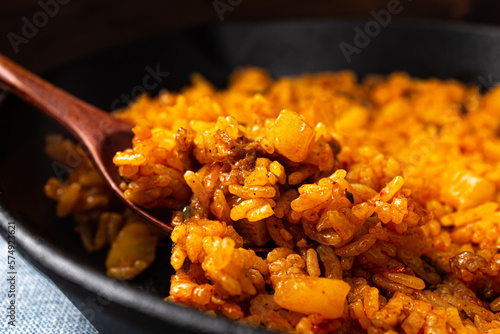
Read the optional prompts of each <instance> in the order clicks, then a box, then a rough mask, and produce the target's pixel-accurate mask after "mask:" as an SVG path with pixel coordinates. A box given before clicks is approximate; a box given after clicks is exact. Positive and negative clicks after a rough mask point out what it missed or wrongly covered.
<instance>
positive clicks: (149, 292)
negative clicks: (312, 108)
mask: <svg viewBox="0 0 500 334" xmlns="http://www.w3.org/2000/svg"><path fill="white" fill-rule="evenodd" d="M382 23H383V22H382ZM384 25H385V24H384ZM247 64H252V65H256V66H261V67H264V68H267V69H268V70H269V71H270V73H271V75H273V76H274V77H279V76H283V75H289V74H300V73H304V72H317V71H327V70H330V71H331V70H333V71H335V70H340V69H351V70H354V71H355V72H356V73H358V75H359V76H360V77H362V76H364V75H366V74H368V73H381V74H388V73H391V72H393V71H406V72H408V73H409V74H411V75H412V76H418V77H438V78H442V79H446V78H456V79H459V80H462V81H465V82H468V83H473V84H478V85H481V86H482V88H483V89H488V88H490V86H492V85H493V84H494V82H495V80H499V79H500V30H499V29H496V28H491V27H484V26H472V25H463V24H449V23H446V24H444V23H433V22H420V23H401V22H392V23H390V24H388V25H387V26H383V25H382V24H381V23H378V21H376V20H375V18H374V20H373V21H371V22H369V21H368V22H367V21H335V22H287V23H265V24H254V23H248V24H230V25H220V26H211V27H202V28H197V29H192V30H188V31H183V32H179V33H175V34H172V35H169V36H165V37H161V38H157V39H153V40H149V41H144V42H141V43H136V44H133V45H127V46H123V47H119V48H115V49H112V50H105V51H103V52H101V53H99V54H96V55H93V56H89V57H85V58H84V59H80V60H78V61H74V62H72V63H70V64H66V65H63V66H61V67H59V68H58V69H56V70H53V71H51V72H49V73H47V75H46V76H45V77H46V78H47V79H48V80H49V81H51V82H53V83H55V84H57V85H59V86H61V87H62V88H64V89H66V90H68V91H69V92H71V93H73V94H75V95H76V96H78V97H80V98H82V99H83V100H86V101H88V102H90V103H92V104H94V105H96V106H97V107H100V108H102V109H104V110H111V109H116V108H120V107H123V106H125V105H126V103H127V102H128V101H129V100H130V99H131V98H132V97H133V96H135V95H137V94H138V93H141V92H144V91H147V92H148V93H150V94H153V95H154V94H156V93H157V92H158V90H159V89H160V88H162V87H165V88H168V89H179V88H181V87H182V86H184V85H186V84H188V82H189V81H188V78H189V75H190V74H191V73H193V72H199V73H201V74H203V75H204V76H205V77H207V78H208V79H209V80H210V81H212V82H214V83H215V84H216V85H217V86H219V87H223V86H224V84H225V82H226V78H227V76H228V74H229V73H230V72H231V71H232V70H233V69H234V68H235V67H237V66H241V65H247ZM167 73H168V74H167ZM148 76H149V77H148ZM146 78H148V79H146ZM1 109H2V110H0V142H2V143H3V154H2V156H1V158H0V222H1V226H2V231H3V232H2V233H3V235H4V236H5V235H6V229H7V224H8V223H9V222H11V223H15V226H16V238H17V242H18V251H20V252H22V254H24V256H25V257H26V258H28V260H29V261H30V262H31V263H32V264H33V265H35V266H36V267H37V268H38V269H39V270H40V271H42V272H43V273H44V274H45V275H46V276H48V277H49V278H50V279H52V280H53V281H54V282H55V283H56V284H57V285H58V286H59V288H60V289H61V290H62V291H63V292H64V293H65V294H66V295H67V296H68V297H69V298H70V300H72V301H73V303H74V304H75V305H76V306H77V307H78V308H79V309H80V310H81V311H82V313H83V314H84V315H85V316H86V317H87V318H88V319H89V320H90V321H91V322H92V323H93V324H94V326H95V327H96V328H97V329H98V330H99V331H100V332H101V333H120V332H126V333H154V332H159V331H169V332H176V331H178V332H198V333H199V332H207V333H208V332H210V333H246V332H248V333H254V332H255V333H257V332H259V331H258V330H255V329H251V328H248V327H245V326H238V325H236V324H234V323H231V322H229V321H227V320H225V319H221V318H213V317H210V316H207V315H204V314H201V313H199V312H196V311H194V310H191V309H189V308H186V307H182V306H179V305H173V304H170V303H166V302H163V301H162V298H163V297H165V296H167V295H168V288H169V284H168V282H169V278H170V275H171V274H172V269H171V268H170V265H169V254H170V246H171V245H170V244H166V245H164V246H163V247H160V248H159V249H158V254H157V255H158V256H157V258H158V260H157V261H156V262H155V264H154V265H153V266H152V267H151V268H149V269H148V270H146V271H145V272H144V273H143V274H142V275H140V276H139V277H138V278H136V279H134V280H131V281H128V282H117V281H114V280H112V279H110V278H108V277H106V275H105V269H104V259H105V252H99V253H94V254H88V253H86V252H85V251H84V249H83V247H82V245H81V243H80V241H79V237H78V236H77V235H76V234H75V233H74V232H73V226H72V222H71V221H70V220H68V219H57V218H56V216H55V207H54V203H53V202H52V201H50V200H48V199H46V198H45V196H44V194H43V191H42V187H43V184H44V182H45V181H46V180H47V179H48V178H49V177H50V176H53V175H54V170H53V168H52V167H51V161H50V160H49V159H48V158H47V157H46V156H45V154H44V149H43V148H44V137H45V136H46V135H47V134H49V133H65V131H63V130H62V129H61V128H60V127H59V126H58V125H57V124H55V123H54V122H53V121H51V120H49V119H47V118H46V117H45V116H43V115H42V114H41V113H39V112H38V111H36V110H34V109H33V108H32V107H30V106H28V105H26V104H25V103H23V102H21V101H19V100H17V99H15V98H11V97H10V96H9V97H8V98H7V99H6V100H5V101H4V102H3V105H2V106H1Z"/></svg>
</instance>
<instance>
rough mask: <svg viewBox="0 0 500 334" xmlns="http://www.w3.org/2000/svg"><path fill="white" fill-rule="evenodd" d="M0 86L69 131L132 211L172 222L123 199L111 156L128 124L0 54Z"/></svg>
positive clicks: (125, 141) (125, 140)
mask: <svg viewBox="0 0 500 334" xmlns="http://www.w3.org/2000/svg"><path fill="white" fill-rule="evenodd" d="M0 87H2V88H4V89H6V90H7V91H10V92H11V93H13V94H15V95H17V96H18V97H20V98H21V99H23V100H25V101H27V102H29V103H31V104H33V105H34V106H35V107H37V108H38V109H39V110H41V111H43V112H44V113H45V114H46V115H47V116H49V117H51V118H53V119H54V120H56V121H57V122H59V124H61V125H62V126H63V127H65V128H66V129H67V130H68V131H70V132H71V133H72V134H73V135H74V136H75V138H76V139H77V140H78V141H79V143H80V144H81V145H82V147H83V148H84V150H85V152H86V153H87V155H88V156H89V158H90V159H91V160H92V162H93V163H94V166H95V168H96V169H97V171H98V172H99V173H100V174H101V175H102V177H103V178H104V180H105V182H106V183H107V184H108V185H109V187H110V188H111V189H112V191H113V192H114V193H115V194H116V195H117V196H118V197H119V198H120V199H121V200H122V201H123V202H124V203H125V204H126V205H127V206H128V207H129V208H130V209H131V210H132V211H133V212H135V213H136V214H138V215H139V216H141V217H142V218H144V219H145V220H147V221H148V222H150V223H151V224H153V225H154V226H155V227H157V228H159V229H160V230H162V231H163V232H165V233H170V232H171V231H172V226H171V225H170V224H169V223H167V222H165V220H164V219H161V218H160V216H159V215H158V214H156V213H153V212H152V211H146V210H145V209H143V208H141V207H140V206H138V205H136V204H135V203H133V202H131V201H129V200H127V199H125V197H124V195H123V191H122V190H121V189H120V186H119V185H120V182H121V180H120V175H119V174H118V168H117V167H116V166H115V165H114V164H113V156H114V155H115V153H116V152H117V151H122V150H124V149H126V148H128V147H130V145H131V140H132V138H133V133H132V125H131V124H129V123H127V122H124V121H122V120H120V119H118V118H115V117H113V116H112V115H110V114H109V113H107V112H105V111H102V110H100V109H98V108H96V107H94V106H92V105H90V104H88V103H86V102H84V101H82V100H80V99H78V98H76V97H75V96H73V95H71V94H69V93H68V92H65V91H64V90H62V89H60V88H58V87H56V86H54V85H52V84H51V83H49V82H47V81H45V80H43V79H42V78H40V77H38V76H37V75H35V74H33V73H32V72H30V71H28V70H26V69H24V68H23V67H21V66H20V65H18V64H16V63H14V62H13V61H11V60H10V59H8V58H6V57H5V56H3V55H1V54H0Z"/></svg>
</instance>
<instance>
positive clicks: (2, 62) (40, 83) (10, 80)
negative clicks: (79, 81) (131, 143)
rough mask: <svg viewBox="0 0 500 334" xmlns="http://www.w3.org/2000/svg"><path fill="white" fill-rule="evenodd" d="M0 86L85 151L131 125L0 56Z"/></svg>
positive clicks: (128, 128)
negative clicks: (56, 125) (64, 131)
mask: <svg viewBox="0 0 500 334" xmlns="http://www.w3.org/2000/svg"><path fill="white" fill-rule="evenodd" d="M0 86H2V87H5V88H6V89H7V90H8V91H10V92H12V93H14V94H15V95H17V96H19V97H20V98H22V99H23V100H25V101H28V102H30V103H31V104H33V105H34V106H35V107H38V108H39V109H40V110H42V111H44V112H45V113H46V114H47V115H48V116H49V117H52V118H54V119H56V120H57V121H58V122H59V123H60V124H61V125H63V126H64V127H65V128H66V129H68V130H69V131H70V132H71V133H72V134H73V135H75V137H76V138H77V139H78V140H79V141H80V142H82V144H84V146H86V147H87V148H88V149H90V148H92V147H95V146H96V145H99V144H100V143H101V142H102V140H103V138H104V137H105V136H106V134H108V133H109V132H111V131H116V130H117V128H116V127H117V125H118V127H122V129H123V130H130V125H128V124H126V123H125V122H123V123H122V122H119V121H118V122H117V119H116V118H114V117H112V116H111V115H109V114H108V113H106V112H103V111H101V110H99V109H97V108H95V107H94V106H92V105H90V104H88V103H85V102H84V101H82V100H80V99H78V98H76V97H75V96H73V95H71V94H69V93H67V92H65V91H63V90H61V89H59V88H57V87H55V86H54V85H52V84H50V83H49V82H47V81H45V80H43V79H42V78H40V77H38V76H36V75H35V74H33V73H31V72H29V71H28V70H26V69H24V68H23V67H21V66H20V65H18V64H16V63H14V62H13V61H11V60H10V59H8V58H6V57H5V56H3V55H1V54H0Z"/></svg>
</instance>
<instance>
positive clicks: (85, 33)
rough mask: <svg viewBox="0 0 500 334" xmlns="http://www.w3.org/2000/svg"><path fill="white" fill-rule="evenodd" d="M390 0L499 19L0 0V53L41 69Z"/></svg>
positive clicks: (362, 1) (445, 3)
mask: <svg viewBox="0 0 500 334" xmlns="http://www.w3.org/2000/svg"><path fill="white" fill-rule="evenodd" d="M391 1H400V3H401V5H402V6H403V8H404V10H403V11H402V13H401V14H399V15H398V19H405V18H426V19H427V18H432V19H436V18H438V19H443V20H464V21H473V22H481V23H487V24H500V16H499V15H497V13H499V12H500V11H499V9H500V1H493V0H413V1H412V0H357V1H334V0H309V1H294V0H274V1H269V0H267V1H266V0H184V1H182V0H141V1H136V0H121V1H117V0H108V1H106V0H101V1H98V0H85V1H76V0H0V52H1V53H3V54H5V55H7V56H8V57H10V58H12V59H14V60H16V61H17V62H19V63H21V64H23V65H25V66H27V67H29V68H30V69H32V70H34V71H43V70H45V69H48V68H50V67H52V66H54V65H57V64H60V63H62V62H65V61H68V60H70V59H73V58H75V57H79V56H81V55H84V54H86V53H91V52H93V51H95V50H99V49H102V48H108V47H113V46H114V45H118V44H123V43H127V42H130V41H134V40H138V39H142V38H146V37H149V36H155V35H160V34H164V33H166V32H169V31H174V30H177V29H182V28H185V27H190V26H195V25H200V24H205V23H218V24H224V23H227V22H231V21H239V20H253V21H255V20H283V19H297V18H327V17H334V18H338V17H353V16H354V17H360V18H371V16H370V12H371V11H372V10H374V11H380V10H383V9H387V6H388V3H390V2H391ZM51 11H52V12H53V13H50V12H51ZM47 13H49V14H53V15H49V14H47ZM221 19H222V20H221ZM30 24H31V28H32V30H30V29H29V28H30V27H29V26H30ZM35 24H37V25H38V26H36V25H35ZM33 28H34V30H33Z"/></svg>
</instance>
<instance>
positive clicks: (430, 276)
mask: <svg viewBox="0 0 500 334" xmlns="http://www.w3.org/2000/svg"><path fill="white" fill-rule="evenodd" d="M116 116H117V117H118V118H121V119H123V120H125V121H128V122H130V123H132V124H134V125H135V127H134V129H133V131H134V134H135V137H134V139H133V142H132V143H131V148H130V149H127V150H125V151H123V152H117V153H116V155H115V157H114V160H113V162H114V163H115V165H116V166H117V168H118V169H119V172H120V175H121V176H122V179H123V182H122V185H121V187H122V189H123V191H124V195H125V197H126V198H127V199H129V200H130V201H132V202H134V203H137V204H139V205H141V206H143V207H145V208H165V210H172V222H171V224H172V226H173V227H174V230H173V232H172V234H171V240H172V242H173V248H172V255H171V265H172V267H173V268H174V269H175V271H176V272H175V275H173V276H172V278H171V282H170V296H168V297H167V298H166V300H167V301H169V302H176V303H182V304H185V305H189V306H191V307H194V308H197V309H199V310H200V311H202V312H206V313H209V314H213V315H220V316H225V317H227V318H229V319H232V320H234V321H238V322H241V323H245V324H248V325H251V326H260V327H263V328H267V329H272V330H279V331H295V332H298V333H371V334H376V333H460V334H461V333H500V313H499V312H500V276H499V271H500V254H499V252H498V249H499V247H500V210H499V208H498V206H499V187H500V135H499V129H500V88H497V89H493V90H491V91H489V92H487V93H486V94H482V93H481V92H480V90H479V88H478V87H475V86H469V85H465V84H463V83H459V82H457V81H454V80H446V81H442V80H437V79H426V80H423V79H417V78H411V77H409V76H408V75H407V74H405V73H393V74H391V75H390V76H387V77H383V76H377V75H372V76H368V77H366V78H365V79H364V80H363V81H362V82H359V81H358V80H357V78H356V76H355V75H354V74H353V73H351V72H348V71H342V72H337V73H319V74H304V75H300V76H295V77H284V78H281V79H278V80H273V79H271V77H270V76H269V75H268V74H267V72H266V71H264V70H262V69H259V68H252V67H248V68H241V69H238V70H237V71H235V72H234V73H233V74H232V75H231V77H230V79H229V85H228V88H227V89H225V90H217V89H216V88H214V87H213V86H212V85H211V84H210V83H209V82H208V81H206V80H205V79H204V78H202V77H201V76H199V75H194V76H193V78H192V85H191V86H189V87H186V88H184V89H183V90H182V91H181V92H178V93H177V92H172V91H163V92H162V93H161V94H160V95H159V96H158V97H156V98H150V97H148V96H142V97H141V98H139V99H138V100H137V101H136V102H134V103H133V104H132V105H130V107H129V108H128V109H126V110H123V111H120V112H118V113H117V114H116ZM47 153H48V154H49V156H50V157H52V158H53V159H54V160H55V161H57V162H59V163H60V164H63V165H68V163H67V162H68V158H67V157H68V154H71V155H72V156H74V157H78V159H79V161H80V163H77V164H73V165H72V166H69V167H68V166H67V168H69V170H68V171H69V173H68V177H67V179H65V180H61V179H57V178H51V179H50V180H49V181H48V182H47V184H46V186H45V192H46V194H47V196H48V197H50V198H53V199H55V200H56V201H57V213H58V215H59V216H66V215H72V216H73V217H74V218H75V221H76V224H77V230H78V232H79V233H80V234H81V237H82V240H83V244H84V246H85V247H86V249H87V250H89V251H94V250H99V249H103V248H105V247H110V250H109V253H108V258H107V261H106V267H107V270H108V271H107V272H108V275H110V276H111V277H114V278H117V279H131V278H133V277H135V276H136V275H138V274H140V273H141V272H142V271H143V270H144V269H145V268H147V267H148V266H149V265H150V264H151V263H152V262H153V261H154V258H155V250H156V247H157V244H158V242H159V240H160V239H161V238H162V236H161V233H158V231H156V230H155V229H154V228H152V227H150V226H149V225H148V224H146V223H145V222H143V221H141V219H139V218H138V217H136V216H134V215H133V214H132V213H130V212H128V211H126V210H125V211H120V210H121V209H116V207H114V206H113V205H112V202H113V200H112V197H111V194H110V193H109V190H107V188H106V186H105V184H104V183H103V181H102V179H101V178H100V176H99V175H98V174H97V172H96V171H95V169H94V168H93V166H92V164H91V163H90V161H89V160H88V159H87V157H86V156H85V154H84V152H83V151H82V150H81V149H80V148H78V147H77V146H75V145H74V144H72V143H71V142H70V141H68V140H65V139H63V138H62V137H61V136H51V137H49V138H48V141H47Z"/></svg>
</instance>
